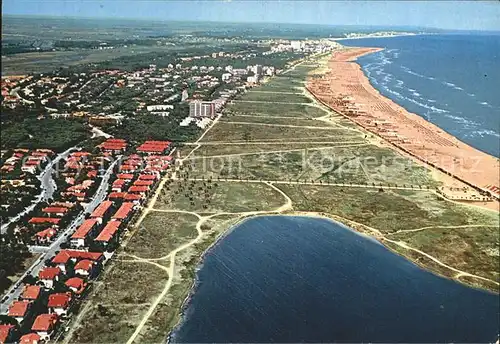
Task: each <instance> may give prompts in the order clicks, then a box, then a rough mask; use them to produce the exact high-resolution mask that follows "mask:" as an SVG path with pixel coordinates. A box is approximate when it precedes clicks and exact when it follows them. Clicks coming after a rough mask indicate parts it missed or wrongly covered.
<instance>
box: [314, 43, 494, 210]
mask: <svg viewBox="0 0 500 344" xmlns="http://www.w3.org/2000/svg"><path fill="white" fill-rule="evenodd" d="M381 50H383V49H382V48H363V47H347V48H346V47H344V48H343V49H341V50H339V51H338V52H337V53H335V54H333V56H332V58H331V59H330V61H329V63H328V72H327V73H326V74H325V75H324V76H322V77H321V78H316V79H310V80H309V81H308V82H307V86H306V88H307V90H308V91H309V92H310V93H311V94H312V95H313V96H314V97H315V98H316V100H317V101H318V102H320V103H321V104H323V105H325V106H327V107H328V108H330V109H331V110H333V111H335V112H337V113H339V114H341V115H342V116H344V117H345V118H347V119H349V120H351V121H352V122H354V123H355V124H356V125H359V126H361V127H362V128H363V129H365V130H367V131H368V132H370V133H372V134H375V135H376V136H378V137H379V138H381V139H383V140H384V141H385V142H387V143H389V144H390V146H392V147H393V148H395V149H396V150H398V151H399V152H403V153H405V155H408V156H411V157H412V158H413V159H414V160H418V162H420V163H424V164H425V165H426V166H427V167H431V168H432V169H437V170H439V171H440V172H443V173H444V174H446V175H448V176H449V177H450V178H448V179H450V180H451V179H454V180H455V181H458V182H460V183H461V184H462V187H463V186H464V185H467V186H468V187H470V188H473V189H475V190H477V191H481V192H488V193H490V194H491V192H490V190H489V189H488V185H493V186H498V185H500V176H499V175H498V170H499V169H500V164H499V162H500V161H499V159H497V158H496V157H493V156H491V155H489V154H487V153H484V152H482V151H479V150H477V149H476V148H473V147H471V146H470V145H468V144H466V143H464V142H462V141H460V140H458V139H457V138H456V137H455V136H453V135H451V134H449V133H447V132H446V131H444V130H443V129H441V128H439V127H438V126H436V125H435V124H433V123H431V122H428V121H427V120H425V119H424V118H423V117H422V116H420V115H418V114H415V113H411V112H409V111H407V110H406V109H405V108H403V107H402V106H400V105H399V104H397V103H395V102H394V101H393V100H391V99H389V98H386V97H385V96H384V95H382V94H381V93H380V92H379V91H378V90H377V89H376V88H375V87H374V86H373V85H372V84H371V83H370V81H369V79H368V77H367V76H366V75H365V73H364V71H363V70H362V68H361V66H360V65H359V64H358V63H357V62H356V59H357V58H358V57H361V56H364V55H367V54H371V53H375V52H379V51H381ZM445 185H446V186H449V187H452V188H456V187H457V185H456V184H454V183H449V182H446V183H445ZM491 196H493V197H494V198H496V200H497V201H494V202H490V204H488V208H490V209H494V210H496V211H498V209H499V202H498V200H499V199H500V198H499V197H500V195H495V194H492V195H491ZM478 198H479V196H478ZM468 200H470V201H473V200H474V199H468ZM480 200H481V199H477V201H480Z"/></svg>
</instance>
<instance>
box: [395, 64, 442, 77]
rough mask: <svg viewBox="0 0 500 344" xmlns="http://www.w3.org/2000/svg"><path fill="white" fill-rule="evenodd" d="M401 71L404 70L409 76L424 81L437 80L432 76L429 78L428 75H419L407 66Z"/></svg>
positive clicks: (402, 67)
mask: <svg viewBox="0 0 500 344" xmlns="http://www.w3.org/2000/svg"><path fill="white" fill-rule="evenodd" d="M401 69H402V70H404V71H405V72H406V73H408V74H411V75H415V76H418V77H419V78H422V79H428V80H436V78H434V77H432V76H427V75H423V74H419V73H417V72H414V71H412V70H411V69H410V68H408V67H406V66H401Z"/></svg>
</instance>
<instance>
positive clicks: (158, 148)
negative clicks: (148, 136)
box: [137, 141, 171, 154]
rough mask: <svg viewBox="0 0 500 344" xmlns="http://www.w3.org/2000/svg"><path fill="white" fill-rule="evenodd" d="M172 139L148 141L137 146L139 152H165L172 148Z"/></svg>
mask: <svg viewBox="0 0 500 344" xmlns="http://www.w3.org/2000/svg"><path fill="white" fill-rule="evenodd" d="M170 144H171V142H170V141H146V142H144V143H143V144H142V145H140V146H139V147H138V148H137V152H140V153H145V154H165V153H167V152H168V149H169V148H170Z"/></svg>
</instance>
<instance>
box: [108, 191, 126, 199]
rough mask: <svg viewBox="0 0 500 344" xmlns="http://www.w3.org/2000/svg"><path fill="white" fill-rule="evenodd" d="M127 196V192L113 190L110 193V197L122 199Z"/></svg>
mask: <svg viewBox="0 0 500 344" xmlns="http://www.w3.org/2000/svg"><path fill="white" fill-rule="evenodd" d="M123 197H125V192H111V193H110V194H109V195H108V198H109V199H114V200H122V199H123Z"/></svg>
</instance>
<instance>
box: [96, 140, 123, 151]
mask: <svg viewBox="0 0 500 344" xmlns="http://www.w3.org/2000/svg"><path fill="white" fill-rule="evenodd" d="M99 147H100V148H101V149H102V150H103V151H105V152H112V153H116V154H118V153H121V152H123V151H125V149H126V148H127V141H125V140H123V139H107V140H106V141H104V142H103V143H101V144H100V145H99Z"/></svg>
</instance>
